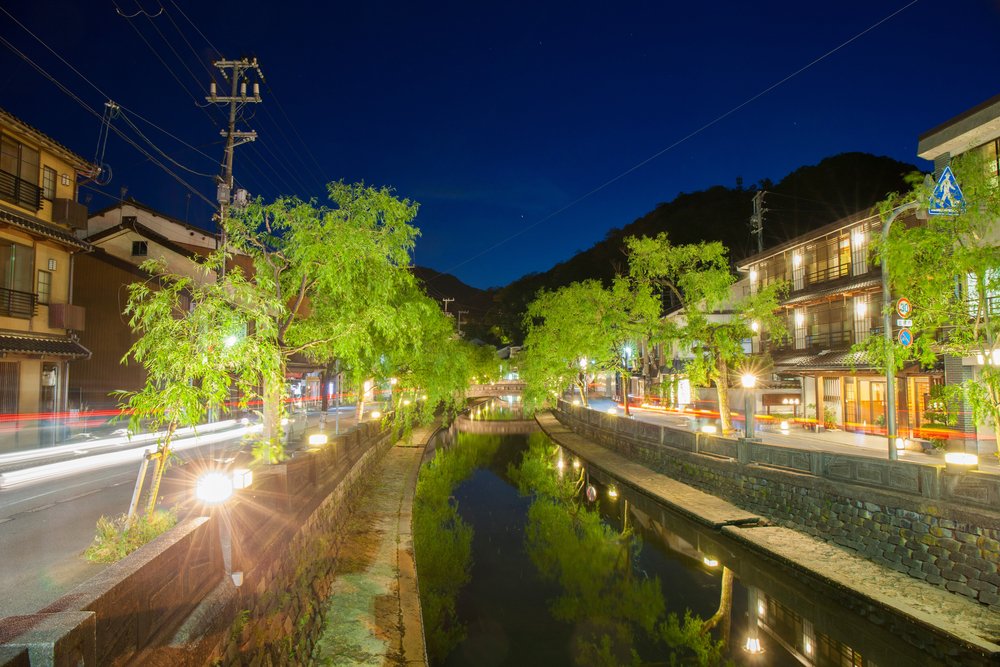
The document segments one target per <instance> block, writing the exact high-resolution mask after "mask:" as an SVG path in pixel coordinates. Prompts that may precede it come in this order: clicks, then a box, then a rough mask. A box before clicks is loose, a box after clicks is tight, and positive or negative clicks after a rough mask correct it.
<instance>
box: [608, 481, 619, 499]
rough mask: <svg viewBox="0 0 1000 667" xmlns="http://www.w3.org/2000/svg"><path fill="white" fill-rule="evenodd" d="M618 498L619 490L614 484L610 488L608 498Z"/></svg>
mask: <svg viewBox="0 0 1000 667" xmlns="http://www.w3.org/2000/svg"><path fill="white" fill-rule="evenodd" d="M617 497H618V488H617V487H616V486H615V485H614V484H612V485H611V486H609V487H608V498H611V499H612V500H614V499H615V498H617Z"/></svg>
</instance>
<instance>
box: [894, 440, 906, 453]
mask: <svg viewBox="0 0 1000 667" xmlns="http://www.w3.org/2000/svg"><path fill="white" fill-rule="evenodd" d="M896 449H898V450H902V449H906V440H904V439H903V438H896Z"/></svg>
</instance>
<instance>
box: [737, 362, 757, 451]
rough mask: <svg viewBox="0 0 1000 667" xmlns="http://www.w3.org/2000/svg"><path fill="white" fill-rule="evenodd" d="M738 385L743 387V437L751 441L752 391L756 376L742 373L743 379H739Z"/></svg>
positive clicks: (755, 384)
mask: <svg viewBox="0 0 1000 667" xmlns="http://www.w3.org/2000/svg"><path fill="white" fill-rule="evenodd" d="M740 384H742V385H743V411H744V419H743V437H744V438H746V439H747V440H753V437H754V430H753V426H754V424H753V408H754V403H755V401H754V391H753V390H754V387H756V386H757V376H756V375H754V374H753V373H744V374H743V377H741V378H740Z"/></svg>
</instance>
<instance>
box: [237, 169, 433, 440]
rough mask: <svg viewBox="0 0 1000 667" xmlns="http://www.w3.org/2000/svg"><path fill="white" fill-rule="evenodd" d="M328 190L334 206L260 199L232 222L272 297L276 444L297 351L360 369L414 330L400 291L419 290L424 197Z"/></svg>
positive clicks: (366, 189) (266, 295) (257, 281)
mask: <svg viewBox="0 0 1000 667" xmlns="http://www.w3.org/2000/svg"><path fill="white" fill-rule="evenodd" d="M328 189H329V195H330V200H331V201H332V203H333V206H332V207H319V206H317V205H316V204H315V203H314V202H305V201H302V200H300V199H297V198H295V197H281V198H279V199H277V200H275V201H274V202H272V203H265V202H263V201H262V200H260V199H258V200H256V201H254V202H251V203H250V204H249V205H248V206H246V207H245V208H244V209H242V210H234V212H233V215H232V216H231V217H230V218H229V219H227V221H226V229H227V232H228V235H229V249H230V250H231V251H232V252H234V253H238V254H243V255H247V256H249V257H250V259H251V261H252V263H253V270H254V275H253V280H254V283H253V284H254V285H255V287H256V290H257V299H258V300H259V302H260V303H264V304H267V312H266V318H265V319H266V323H264V324H265V326H266V327H267V328H268V329H272V330H273V331H274V332H275V338H274V340H275V342H276V347H275V348H274V349H273V350H270V351H268V352H267V353H268V354H269V355H271V357H272V362H271V363H273V364H275V365H277V366H278V368H279V369H280V372H279V374H278V375H277V376H276V377H277V378H278V380H277V381H273V382H269V383H267V384H266V385H265V389H264V438H265V440H266V441H267V442H270V443H272V446H275V447H277V446H278V444H277V443H278V442H280V428H281V427H280V417H281V406H282V402H283V401H282V399H283V394H284V384H283V379H282V378H283V377H284V367H285V365H286V363H287V361H288V359H289V358H290V357H291V356H292V355H294V354H297V353H301V354H305V355H306V356H308V357H309V358H311V359H313V360H314V361H329V360H332V359H335V358H336V359H341V360H343V362H344V364H345V365H346V366H347V367H348V368H357V367H359V366H362V365H363V364H364V362H365V361H367V360H368V359H370V358H371V356H372V354H373V352H372V350H373V349H374V346H375V345H376V343H382V344H393V343H396V342H397V341H400V340H401V339H405V338H406V336H407V333H406V331H405V329H404V326H405V325H404V324H401V323H402V322H403V319H402V318H400V317H399V312H398V311H399V308H398V306H399V299H398V295H399V294H400V293H407V294H409V293H412V285H413V283H414V280H415V279H414V278H413V276H412V274H411V273H410V272H409V270H407V267H408V266H409V262H410V251H411V250H412V248H413V244H414V241H415V239H416V236H417V234H418V231H417V229H416V228H415V227H412V226H411V225H410V224H409V223H410V222H411V221H412V220H413V218H414V216H416V214H417V204H415V203H412V202H410V201H409V200H406V199H403V200H400V199H397V198H396V197H395V196H394V195H393V193H392V191H391V190H390V189H389V188H374V187H370V186H366V185H364V184H354V185H347V184H344V183H340V182H338V183H331V184H330V185H329V186H328ZM233 273H235V271H234V272H233Z"/></svg>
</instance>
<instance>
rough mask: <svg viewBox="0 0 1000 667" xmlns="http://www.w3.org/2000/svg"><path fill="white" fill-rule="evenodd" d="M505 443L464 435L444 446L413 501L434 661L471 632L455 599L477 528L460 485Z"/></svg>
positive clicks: (416, 546) (427, 467) (423, 470)
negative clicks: (462, 502)
mask: <svg viewBox="0 0 1000 667" xmlns="http://www.w3.org/2000/svg"><path fill="white" fill-rule="evenodd" d="M499 446H500V438H499V437H498V436H483V435H477V436H469V435H463V436H462V438H461V440H460V442H459V443H457V444H456V445H455V446H454V447H451V448H449V449H438V450H437V451H436V452H435V454H434V458H433V459H432V460H431V461H430V462H428V463H427V464H425V465H424V466H423V467H422V468H421V469H420V476H419V478H418V479H417V493H416V501H415V502H414V505H413V550H414V553H415V554H416V560H417V576H418V577H419V579H420V606H421V609H422V611H423V618H424V629H425V635H426V638H427V651H428V653H429V654H430V657H431V660H432V662H437V663H440V662H442V661H443V660H444V659H445V658H446V657H447V656H448V654H449V653H450V652H451V650H452V649H453V648H454V647H455V646H457V645H458V644H459V642H461V641H462V639H464V637H465V627H464V626H463V625H461V624H460V623H459V621H458V618H457V615H456V611H455V602H456V599H457V597H458V594H459V591H461V590H462V587H463V586H465V584H467V583H468V582H469V578H470V574H471V570H472V534H473V531H472V527H471V526H470V525H469V524H468V523H466V522H465V521H463V520H462V518H461V516H459V514H458V507H457V505H456V503H455V499H454V493H455V489H456V488H457V487H458V485H459V484H461V483H462V482H463V481H464V480H466V479H467V478H468V477H469V476H470V475H471V474H472V473H473V471H474V470H476V469H477V468H480V467H484V466H487V465H489V462H490V461H491V460H492V459H493V457H494V456H495V455H496V452H497V449H498V447H499Z"/></svg>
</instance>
